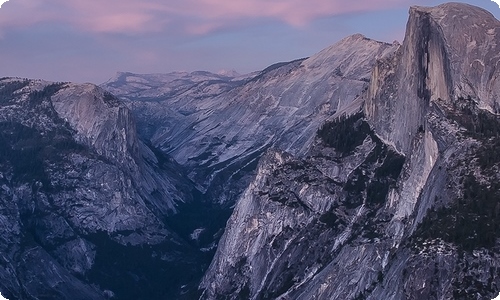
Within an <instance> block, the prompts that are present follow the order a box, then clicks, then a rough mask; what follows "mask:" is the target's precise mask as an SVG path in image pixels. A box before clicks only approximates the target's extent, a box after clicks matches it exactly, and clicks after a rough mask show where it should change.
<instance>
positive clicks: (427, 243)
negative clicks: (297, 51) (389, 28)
mask: <svg viewBox="0 0 500 300" xmlns="http://www.w3.org/2000/svg"><path fill="white" fill-rule="evenodd" d="M499 25H500V23H499V22H498V21H497V20H496V19H494V18H493V17H492V16H491V14H490V13H488V12H486V11H484V10H482V9H479V8H476V7H471V6H469V5H465V4H457V3H452V4H444V5H441V6H438V7H435V8H422V7H412V8H411V9H410V16H409V21H408V25H407V32H406V37H405V40H404V42H403V45H402V46H401V47H400V48H399V49H398V50H397V51H396V52H395V53H393V54H392V55H389V56H386V57H384V58H382V59H380V60H379V61H377V63H376V64H375V67H374V69H373V72H372V75H371V82H370V86H369V88H368V90H367V91H366V92H365V93H363V94H362V95H361V98H362V99H364V105H363V106H362V108H361V109H360V112H359V113H357V114H354V115H352V112H351V116H350V117H347V118H340V119H338V120H337V121H334V122H328V123H326V124H324V125H323V127H322V128H321V129H320V130H319V131H318V132H317V135H316V136H315V138H314V142H313V143H312V144H310V146H309V147H308V150H307V151H306V153H305V154H304V155H297V154H296V153H293V152H291V153H287V152H284V151H281V150H268V151H267V152H266V154H265V155H264V157H263V159H261V161H260V163H259V167H258V171H257V175H256V177H255V178H254V180H253V181H252V182H251V183H250V185H249V186H248V187H247V189H246V190H245V192H244V193H243V194H242V196H241V197H240V199H239V200H238V204H237V206H236V207H235V210H234V212H233V214H232V216H231V218H230V220H229V222H228V224H227V227H226V231H225V233H224V235H223V237H222V239H221V242H220V244H219V247H218V249H217V253H216V255H215V258H214V260H213V262H212V264H211V266H210V268H209V270H208V271H207V273H206V274H205V276H204V279H203V280H202V283H201V285H200V289H201V290H202V291H203V294H202V298H203V299H238V298H240V299H491V298H494V296H496V295H497V293H498V290H499V285H500V278H499V276H498V274H499V273H498V271H499V267H500V248H499V246H500V243H499V242H498V241H499V238H500V234H498V232H500V231H499V229H500V226H498V225H497V222H496V220H498V217H499V214H500V210H499V207H500V205H499V204H498V199H499V196H500V192H499V191H500V186H499V185H498V183H497V182H498V179H499V172H498V170H499V166H500V165H499V164H500V159H499V158H498V157H499V156H498V155H497V154H498V150H497V149H498V146H500V145H499V134H500V120H499V117H498V115H495V114H494V112H496V111H497V109H496V108H495V107H496V106H497V105H498V104H495V103H496V102H497V101H498V98H497V97H496V96H495V93H496V92H497V89H494V88H490V87H491V86H492V85H495V84H496V81H495V79H494V78H496V76H498V72H497V71H496V69H495V67H494V66H495V64H496V58H495V57H496V55H497V53H493V52H491V51H490V50H489V49H495V47H496V42H497V41H498V39H497V38H496V37H495V35H494V34H495V31H496V28H497V27H499ZM459 32H460V34H458V33H459ZM484 61H495V62H494V63H493V64H485V65H484V68H483V69H481V68H475V67H474V66H476V65H478V64H479V65H481V64H480V62H484ZM486 69H488V70H489V71H486ZM484 72H486V73H484Z"/></svg>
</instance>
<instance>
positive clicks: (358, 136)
mask: <svg viewBox="0 0 500 300" xmlns="http://www.w3.org/2000/svg"><path fill="white" fill-rule="evenodd" d="M370 132H371V130H370V126H369V125H368V123H367V122H366V121H364V120H363V114H362V113H357V114H354V115H351V116H348V117H347V116H345V115H342V116H341V117H340V118H338V119H336V120H334V121H330V122H326V123H325V124H323V126H321V127H320V128H319V129H318V132H317V134H318V137H319V138H321V140H322V141H323V143H325V145H326V146H328V147H332V148H335V149H336V150H337V151H339V152H341V153H343V154H349V153H350V152H352V151H353V150H354V149H356V147H357V146H359V145H361V144H362V143H363V141H364V140H365V138H366V137H367V136H368V134H370Z"/></svg>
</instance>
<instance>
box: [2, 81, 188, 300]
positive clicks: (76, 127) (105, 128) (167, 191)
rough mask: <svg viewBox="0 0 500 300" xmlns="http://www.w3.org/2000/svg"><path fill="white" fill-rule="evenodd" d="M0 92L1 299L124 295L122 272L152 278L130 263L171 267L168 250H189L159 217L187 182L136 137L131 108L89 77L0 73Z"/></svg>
mask: <svg viewBox="0 0 500 300" xmlns="http://www.w3.org/2000/svg"><path fill="white" fill-rule="evenodd" d="M0 95H1V97H0V99H1V100H0V128H1V130H0V203H1V204H0V207H1V211H0V225H1V226H0V228H1V229H0V231H1V234H0V235H1V239H0V253H1V255H0V278H1V279H2V280H1V283H0V288H1V290H2V293H3V294H4V295H5V296H7V297H9V298H11V299H39V298H40V297H41V295H45V296H46V297H49V298H51V299H104V298H106V297H108V296H111V295H113V294H115V295H116V296H119V297H128V296H127V295H124V294H122V293H123V291H124V290H125V289H124V286H126V285H128V284H130V283H131V282H132V281H134V280H133V279H132V278H127V277H126V276H125V277H124V275H123V274H126V273H127V272H130V273H129V274H135V275H133V276H143V278H146V279H147V278H149V280H151V282H152V284H153V286H154V285H155V284H157V283H155V282H154V277H153V278H151V274H148V268H146V271H144V270H136V269H134V268H133V266H131V265H130V263H129V262H127V261H128V260H130V259H140V260H143V263H144V264H146V265H147V263H151V264H152V265H153V264H157V265H158V266H161V267H164V268H168V266H169V264H170V263H169V262H168V259H165V257H166V256H168V255H172V252H174V251H179V253H181V252H185V253H190V251H191V250H190V249H191V248H190V247H189V246H187V245H186V244H184V242H182V241H180V240H179V239H178V238H177V237H176V236H175V234H173V233H172V232H170V231H169V230H167V228H166V225H165V224H164V219H165V217H166V216H167V215H168V213H172V212H173V211H174V210H175V205H176V203H178V202H179V201H180V199H182V200H183V201H185V200H188V199H189V196H187V195H186V194H185V193H184V192H186V191H185V190H183V188H182V186H183V184H185V183H183V181H182V178H181V176H180V175H178V174H175V173H173V172H171V170H170V169H169V167H168V162H164V163H163V165H162V164H161V163H159V160H163V161H168V159H167V158H166V157H161V156H159V157H156V156H155V155H154V154H153V152H152V151H151V150H150V149H149V148H147V147H146V146H145V145H144V144H142V143H141V142H140V141H139V140H138V139H137V135H136V129H135V124H134V121H133V118H132V117H131V113H130V111H129V110H128V109H127V108H126V107H125V106H123V105H122V104H120V103H119V102H118V101H117V99H116V98H115V97H114V96H112V95H110V94H109V93H106V92H104V91H103V90H102V89H100V88H98V87H96V86H93V85H90V84H87V85H76V84H66V83H64V84H54V83H49V82H44V81H35V80H22V79H15V78H11V79H9V78H3V79H1V80H0ZM184 180H185V179H184ZM186 190H187V188H186ZM139 249H141V250H139ZM114 251H116V252H117V253H113V252H114ZM148 251H149V252H151V253H153V252H155V253H157V256H156V257H157V258H156V259H155V258H152V256H151V253H149V254H148ZM118 253H120V254H118ZM162 256H163V257H162ZM182 259H184V258H183V257H178V260H179V261H181V260H182ZM182 264H183V263H182V262H181V264H177V265H176V266H174V267H172V270H173V271H172V272H176V271H175V268H177V266H178V265H182ZM185 266H186V268H189V267H188V266H187V265H185ZM193 268H196V267H193ZM103 270H106V272H103ZM106 274H107V275H106ZM158 274H160V275H163V276H165V277H166V278H168V276H172V274H169V273H168V272H167V273H165V274H162V273H161V272H160V273H158V272H157V274H155V276H157V275H158ZM114 276H116V278H120V281H121V282H120V281H119V280H118V279H113V277H114ZM176 276H178V275H176ZM143 280H145V279H143ZM179 280H183V279H179ZM139 286H140V284H139V285H136V286H135V287H134V288H133V292H132V294H134V293H137V292H138V291H140V289H141V288H140V287H139ZM127 289H129V288H127ZM141 292H142V293H146V292H145V291H141ZM156 292H157V291H156ZM168 292H173V291H168ZM152 296H154V295H152Z"/></svg>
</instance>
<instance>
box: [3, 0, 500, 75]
mask: <svg viewBox="0 0 500 300" xmlns="http://www.w3.org/2000/svg"><path fill="white" fill-rule="evenodd" d="M442 2H443V1H433V0H413V1H407V0H354V1H345V0H307V1H306V0H100V1H96V0H10V1H8V2H6V3H4V4H3V5H2V7H1V8H0V76H19V77H28V78H43V79H47V80H53V81H76V82H93V83H97V84H99V83H102V82H104V81H106V80H108V79H109V78H110V77H113V76H114V74H115V73H116V72H117V71H129V72H135V73H167V72H172V71H194V70H207V71H212V72H217V71H219V70H222V69H234V70H236V71H238V72H239V73H247V72H251V71H256V70H260V69H263V68H265V67H266V66H268V65H270V64H273V63H276V62H279V61H288V60H293V59H297V58H301V57H306V56H310V55H312V54H314V53H316V52H318V51H320V50H321V49H322V48H324V47H327V46H329V45H331V44H333V43H335V42H336V41H338V40H339V39H341V38H343V37H345V36H347V35H350V34H353V33H362V34H364V35H366V36H367V37H370V38H374V39H378V40H382V41H387V42H392V41H393V40H399V41H401V40H402V38H403V33H404V29H405V24H406V20H407V17H408V8H409V6H410V5H423V6H434V5H438V4H440V3H442ZM458 2H466V3H469V4H473V5H477V6H480V7H483V8H485V9H487V10H489V11H490V12H491V13H493V14H494V15H495V16H496V17H497V18H499V17H500V8H499V7H498V5H497V4H495V3H494V2H492V1H490V0H469V1H458Z"/></svg>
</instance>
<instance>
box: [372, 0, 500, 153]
mask: <svg viewBox="0 0 500 300" xmlns="http://www.w3.org/2000/svg"><path fill="white" fill-rule="evenodd" d="M499 27H500V22H499V21H498V20H496V19H495V18H494V17H493V16H492V15H491V14H490V13H489V12H487V11H485V10H483V9H481V8H478V7H474V6H470V5H467V4H459V3H447V4H443V5H440V6H437V7H433V8H428V7H418V6H414V7H411V8H410V17H409V20H408V25H407V29H406V35H405V39H404V42H403V45H402V47H401V48H400V50H399V51H398V52H397V53H396V54H395V55H394V56H392V57H390V58H388V59H384V60H380V61H379V62H378V63H377V64H376V67H375V70H374V72H373V74H372V79H371V85H370V89H369V93H368V95H367V105H366V106H365V113H366V115H367V117H368V118H369V119H370V121H371V123H372V124H373V125H374V126H375V127H376V128H377V129H378V130H377V131H378V133H379V134H380V135H381V136H382V137H383V138H384V139H385V140H386V141H388V142H389V143H392V144H394V145H395V147H396V148H397V149H398V150H400V151H403V152H407V151H409V148H410V141H411V140H412V139H413V138H414V136H415V134H416V133H417V130H418V128H419V126H421V125H422V126H423V125H424V124H423V122H424V120H423V116H424V115H425V113H426V111H427V109H428V107H429V106H430V105H431V102H436V103H437V102H440V103H448V104H451V103H455V102H456V100H457V99H459V98H469V97H470V98H472V99H473V100H474V101H476V102H477V103H478V106H479V107H480V108H482V109H486V110H488V111H490V112H493V113H498V111H499V109H498V106H499V104H500V100H499V99H500V98H499V97H498V91H499V90H500V86H499V83H500V82H499V81H498V79H497V77H498V76H499V74H500V70H497V64H498V62H499V60H500V54H499V53H500V52H499V50H500V48H498V47H499V46H497V43H498V40H499V38H498V37H497V36H496V33H497V31H498V30H499V29H498V28H499Z"/></svg>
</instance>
